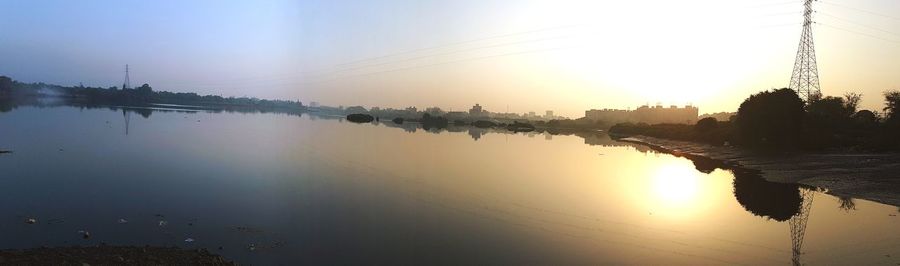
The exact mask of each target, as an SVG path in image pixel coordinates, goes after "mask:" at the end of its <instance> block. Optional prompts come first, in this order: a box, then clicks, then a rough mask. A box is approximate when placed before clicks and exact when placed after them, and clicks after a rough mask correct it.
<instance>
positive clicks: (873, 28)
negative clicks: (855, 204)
mask: <svg viewBox="0 0 900 266" xmlns="http://www.w3.org/2000/svg"><path fill="white" fill-rule="evenodd" d="M817 13H820V14H822V15H825V16H828V17H831V18H834V19H837V20H840V21H842V22H844V23H848V24H853V25H856V26H860V27H864V28H868V29H871V30H877V31H880V32H884V33H888V34H891V35H894V36H898V37H900V34H897V33H894V32H891V31H887V30H883V29H879V28H876V27H871V26H867V25H864V24H861V23H857V22H853V21H850V20H846V19H842V18H840V17H838V16H835V15H831V14H828V13H824V12H817Z"/></svg>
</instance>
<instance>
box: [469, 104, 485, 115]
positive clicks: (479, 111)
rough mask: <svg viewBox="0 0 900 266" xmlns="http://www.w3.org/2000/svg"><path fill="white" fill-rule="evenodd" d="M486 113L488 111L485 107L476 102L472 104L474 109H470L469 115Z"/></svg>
mask: <svg viewBox="0 0 900 266" xmlns="http://www.w3.org/2000/svg"><path fill="white" fill-rule="evenodd" d="M486 114H487V112H486V111H484V109H482V108H481V105H479V104H477V103H476V104H475V106H472V109H469V115H471V116H483V115H486Z"/></svg>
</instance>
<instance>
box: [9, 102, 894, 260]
mask: <svg viewBox="0 0 900 266" xmlns="http://www.w3.org/2000/svg"><path fill="white" fill-rule="evenodd" d="M0 148H3V149H10V150H13V151H14V153H11V154H0V235H2V236H3V237H2V238H0V249H21V248H31V247H39V246H68V245H97V244H100V243H105V244H112V245H156V246H179V247H185V248H206V249H208V250H210V251H211V252H214V253H217V254H221V255H223V256H225V257H226V258H228V259H232V260H235V261H237V262H239V263H242V264H265V265H269V264H452V265H497V264H513V265H523V264H526V265H535V264H537V265H572V264H694V265H696V264H751V265H760V264H767V265H768V264H791V263H792V261H794V260H796V261H799V262H801V263H803V264H855V265H870V264H883V265H897V264H900V217H897V215H898V214H900V211H898V208H897V207H895V206H889V205H883V204H879V203H875V202H870V201H865V200H859V199H848V198H843V199H840V198H837V197H834V196H831V195H828V194H826V193H824V192H823V191H818V190H817V189H815V188H808V187H801V186H798V185H793V184H778V183H770V182H767V181H765V180H763V179H760V178H759V177H757V176H754V175H752V174H747V173H740V172H735V173H733V172H732V171H729V170H723V169H709V168H707V167H702V166H700V167H698V166H696V165H694V163H692V162H691V161H690V160H688V159H684V158H679V157H675V156H672V155H668V154H661V153H657V152H654V151H652V150H650V149H648V148H646V147H643V146H640V145H636V144H628V143H623V142H617V141H615V140H613V139H610V138H609V136H607V135H604V134H602V133H582V134H577V135H550V134H536V133H532V134H527V133H516V134H513V133H508V132H498V131H489V130H483V129H474V128H471V129H470V128H451V129H450V130H444V131H440V132H438V131H434V130H432V131H426V130H423V129H421V128H416V127H415V125H404V126H403V127H400V126H397V125H393V124H392V123H390V122H388V123H370V124H354V123H349V122H347V121H344V120H343V119H338V118H333V117H322V116H315V115H309V114H303V115H296V114H293V115H288V114H277V113H229V112H207V111H188V110H178V109H152V110H151V109H139V108H135V109H128V110H124V109H121V108H95V109H87V108H79V107H46V108H39V107H28V106H25V107H19V108H16V109H13V110H11V111H8V112H4V113H0ZM698 169H700V170H698ZM701 170H702V171H701ZM29 218H34V219H35V220H36V223H34V224H28V223H26V222H25V221H26V219H29ZM79 231H89V232H90V234H91V236H90V238H87V239H85V238H83V235H82V234H81V233H79ZM186 240H193V241H186ZM798 250H799V252H797V251H798Z"/></svg>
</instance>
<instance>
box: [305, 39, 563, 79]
mask: <svg viewBox="0 0 900 266" xmlns="http://www.w3.org/2000/svg"><path fill="white" fill-rule="evenodd" d="M570 37H571V36H570V35H563V36H554V37H547V38H537V39H530V40H522V41H515V42H507V43H500V44H493V45H485V46H478V47H473V48H467V49H461V50H454V51H449V52H443V53H437V54H427V55H422V56H417V57H411V58H405V59H399V60H393V61H387V62H382V63H377V64H369V65H362V66H356V67H352V68H345V69H340V70H336V71H332V72H331V73H325V74H322V75H317V76H325V75H329V74H334V73H341V72H348V71H355V70H359V69H365V68H371V67H377V66H384V65H392V64H398V63H404V62H411V61H416V60H421V59H425V58H431V57H438V56H444V55H451V54H458V53H463V52H471V51H476V50H483V49H489V48H497V47H503V46H509V45H516V44H523V43H532V42H543V41H549V40H557V39H565V38H570Z"/></svg>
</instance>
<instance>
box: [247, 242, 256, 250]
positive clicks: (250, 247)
mask: <svg viewBox="0 0 900 266" xmlns="http://www.w3.org/2000/svg"><path fill="white" fill-rule="evenodd" d="M248 249H250V251H254V250H256V245H254V244H250V246H249V248H248Z"/></svg>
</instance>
